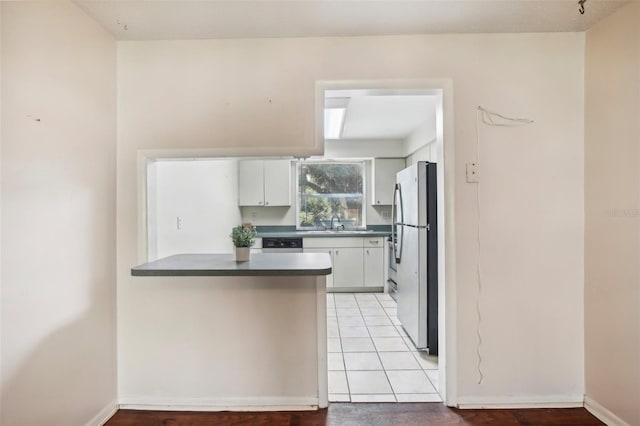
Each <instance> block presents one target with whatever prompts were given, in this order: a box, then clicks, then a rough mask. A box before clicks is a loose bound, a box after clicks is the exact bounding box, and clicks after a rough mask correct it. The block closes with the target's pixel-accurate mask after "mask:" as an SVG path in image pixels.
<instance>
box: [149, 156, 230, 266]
mask: <svg viewBox="0 0 640 426" xmlns="http://www.w3.org/2000/svg"><path fill="white" fill-rule="evenodd" d="M153 173H154V174H155V179H154V180H153V185H151V184H149V185H148V192H147V196H148V197H149V203H148V207H147V208H148V215H149V218H153V219H154V225H155V226H152V225H151V222H150V223H149V228H148V229H149V231H148V234H149V236H150V242H151V241H153V242H154V243H155V244H149V259H150V260H152V259H158V258H162V257H166V256H170V255H173V254H179V253H232V252H233V243H232V242H231V238H229V234H230V233H231V228H233V227H234V226H238V225H240V224H241V223H242V218H241V217H240V208H239V207H238V161H237V160H214V159H208V160H199V161H192V160H173V161H172V160H160V161H156V162H155V163H154V167H153ZM149 182H151V180H149ZM151 200H153V202H152V201H151ZM178 217H180V219H181V229H178V226H177V218H178Z"/></svg>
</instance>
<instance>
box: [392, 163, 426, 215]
mask: <svg viewBox="0 0 640 426" xmlns="http://www.w3.org/2000/svg"><path fill="white" fill-rule="evenodd" d="M426 165H427V163H426V162H424V161H420V162H418V163H416V164H413V165H412V166H409V167H407V168H406V169H404V170H401V171H399V172H398V173H397V174H396V182H397V183H398V186H399V188H400V191H399V193H400V196H401V198H402V200H401V202H399V203H398V208H399V209H400V210H399V211H398V218H399V219H400V220H401V221H402V222H401V223H402V224H404V225H412V226H425V225H426V224H427V219H426V218H427V214H426V204H425V203H426V200H425V198H426V191H427V180H426V179H427V176H426V175H427V173H426V170H427V168H426Z"/></svg>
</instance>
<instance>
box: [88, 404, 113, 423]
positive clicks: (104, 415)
mask: <svg viewBox="0 0 640 426" xmlns="http://www.w3.org/2000/svg"><path fill="white" fill-rule="evenodd" d="M116 411H118V401H117V400H115V399H114V400H113V401H111V402H110V403H108V404H107V405H105V406H104V408H103V409H102V410H100V411H99V412H98V414H96V415H95V416H94V417H93V418H92V419H91V420H89V421H88V422H87V424H86V426H102V425H104V424H105V423H106V422H107V421H108V420H109V419H110V418H111V417H113V415H114V414H115V413H116Z"/></svg>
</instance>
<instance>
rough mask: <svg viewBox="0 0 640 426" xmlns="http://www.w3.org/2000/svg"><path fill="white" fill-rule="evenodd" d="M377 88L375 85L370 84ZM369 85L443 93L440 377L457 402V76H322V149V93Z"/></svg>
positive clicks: (319, 113)
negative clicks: (377, 77) (455, 104)
mask: <svg viewBox="0 0 640 426" xmlns="http://www.w3.org/2000/svg"><path fill="white" fill-rule="evenodd" d="M372 88H373V89H372ZM350 89H354V90H368V91H371V93H372V94H376V93H380V94H385V95H390V94H395V95H403V94H407V95H411V94H417V93H416V92H421V93H422V92H424V93H425V94H430V95H434V96H440V97H441V102H440V103H439V105H438V107H437V108H436V122H437V124H436V141H435V143H436V147H437V161H436V162H437V163H440V164H443V167H438V235H439V236H441V237H440V238H439V241H438V253H439V254H440V256H439V257H438V324H439V327H438V340H439V345H438V346H439V356H438V371H439V373H438V376H439V383H440V386H439V393H440V396H441V397H442V400H443V401H444V403H445V404H446V405H448V406H450V407H454V406H457V403H458V394H457V382H458V380H457V366H458V363H457V355H456V353H457V351H456V346H457V345H456V342H457V333H456V324H457V322H456V318H457V309H456V299H457V298H456V238H455V138H454V122H453V111H454V110H453V80H452V79H450V78H437V79H429V78H425V79H382V80H335V81H332V80H319V81H316V86H315V142H314V147H315V148H316V149H318V150H322V151H324V103H325V101H324V94H325V91H326V90H350Z"/></svg>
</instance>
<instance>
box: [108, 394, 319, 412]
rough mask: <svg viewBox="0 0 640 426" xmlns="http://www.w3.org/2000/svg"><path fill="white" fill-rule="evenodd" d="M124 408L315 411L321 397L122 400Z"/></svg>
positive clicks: (124, 398) (129, 397)
mask: <svg viewBox="0 0 640 426" xmlns="http://www.w3.org/2000/svg"><path fill="white" fill-rule="evenodd" d="M119 402H120V404H119V405H120V408H122V409H129V410H160V411H313V410H317V409H318V398H291V397H280V398H278V397H270V398H215V399H211V398H149V397H139V398H138V397H134V396H126V397H122V398H120V401H119Z"/></svg>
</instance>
